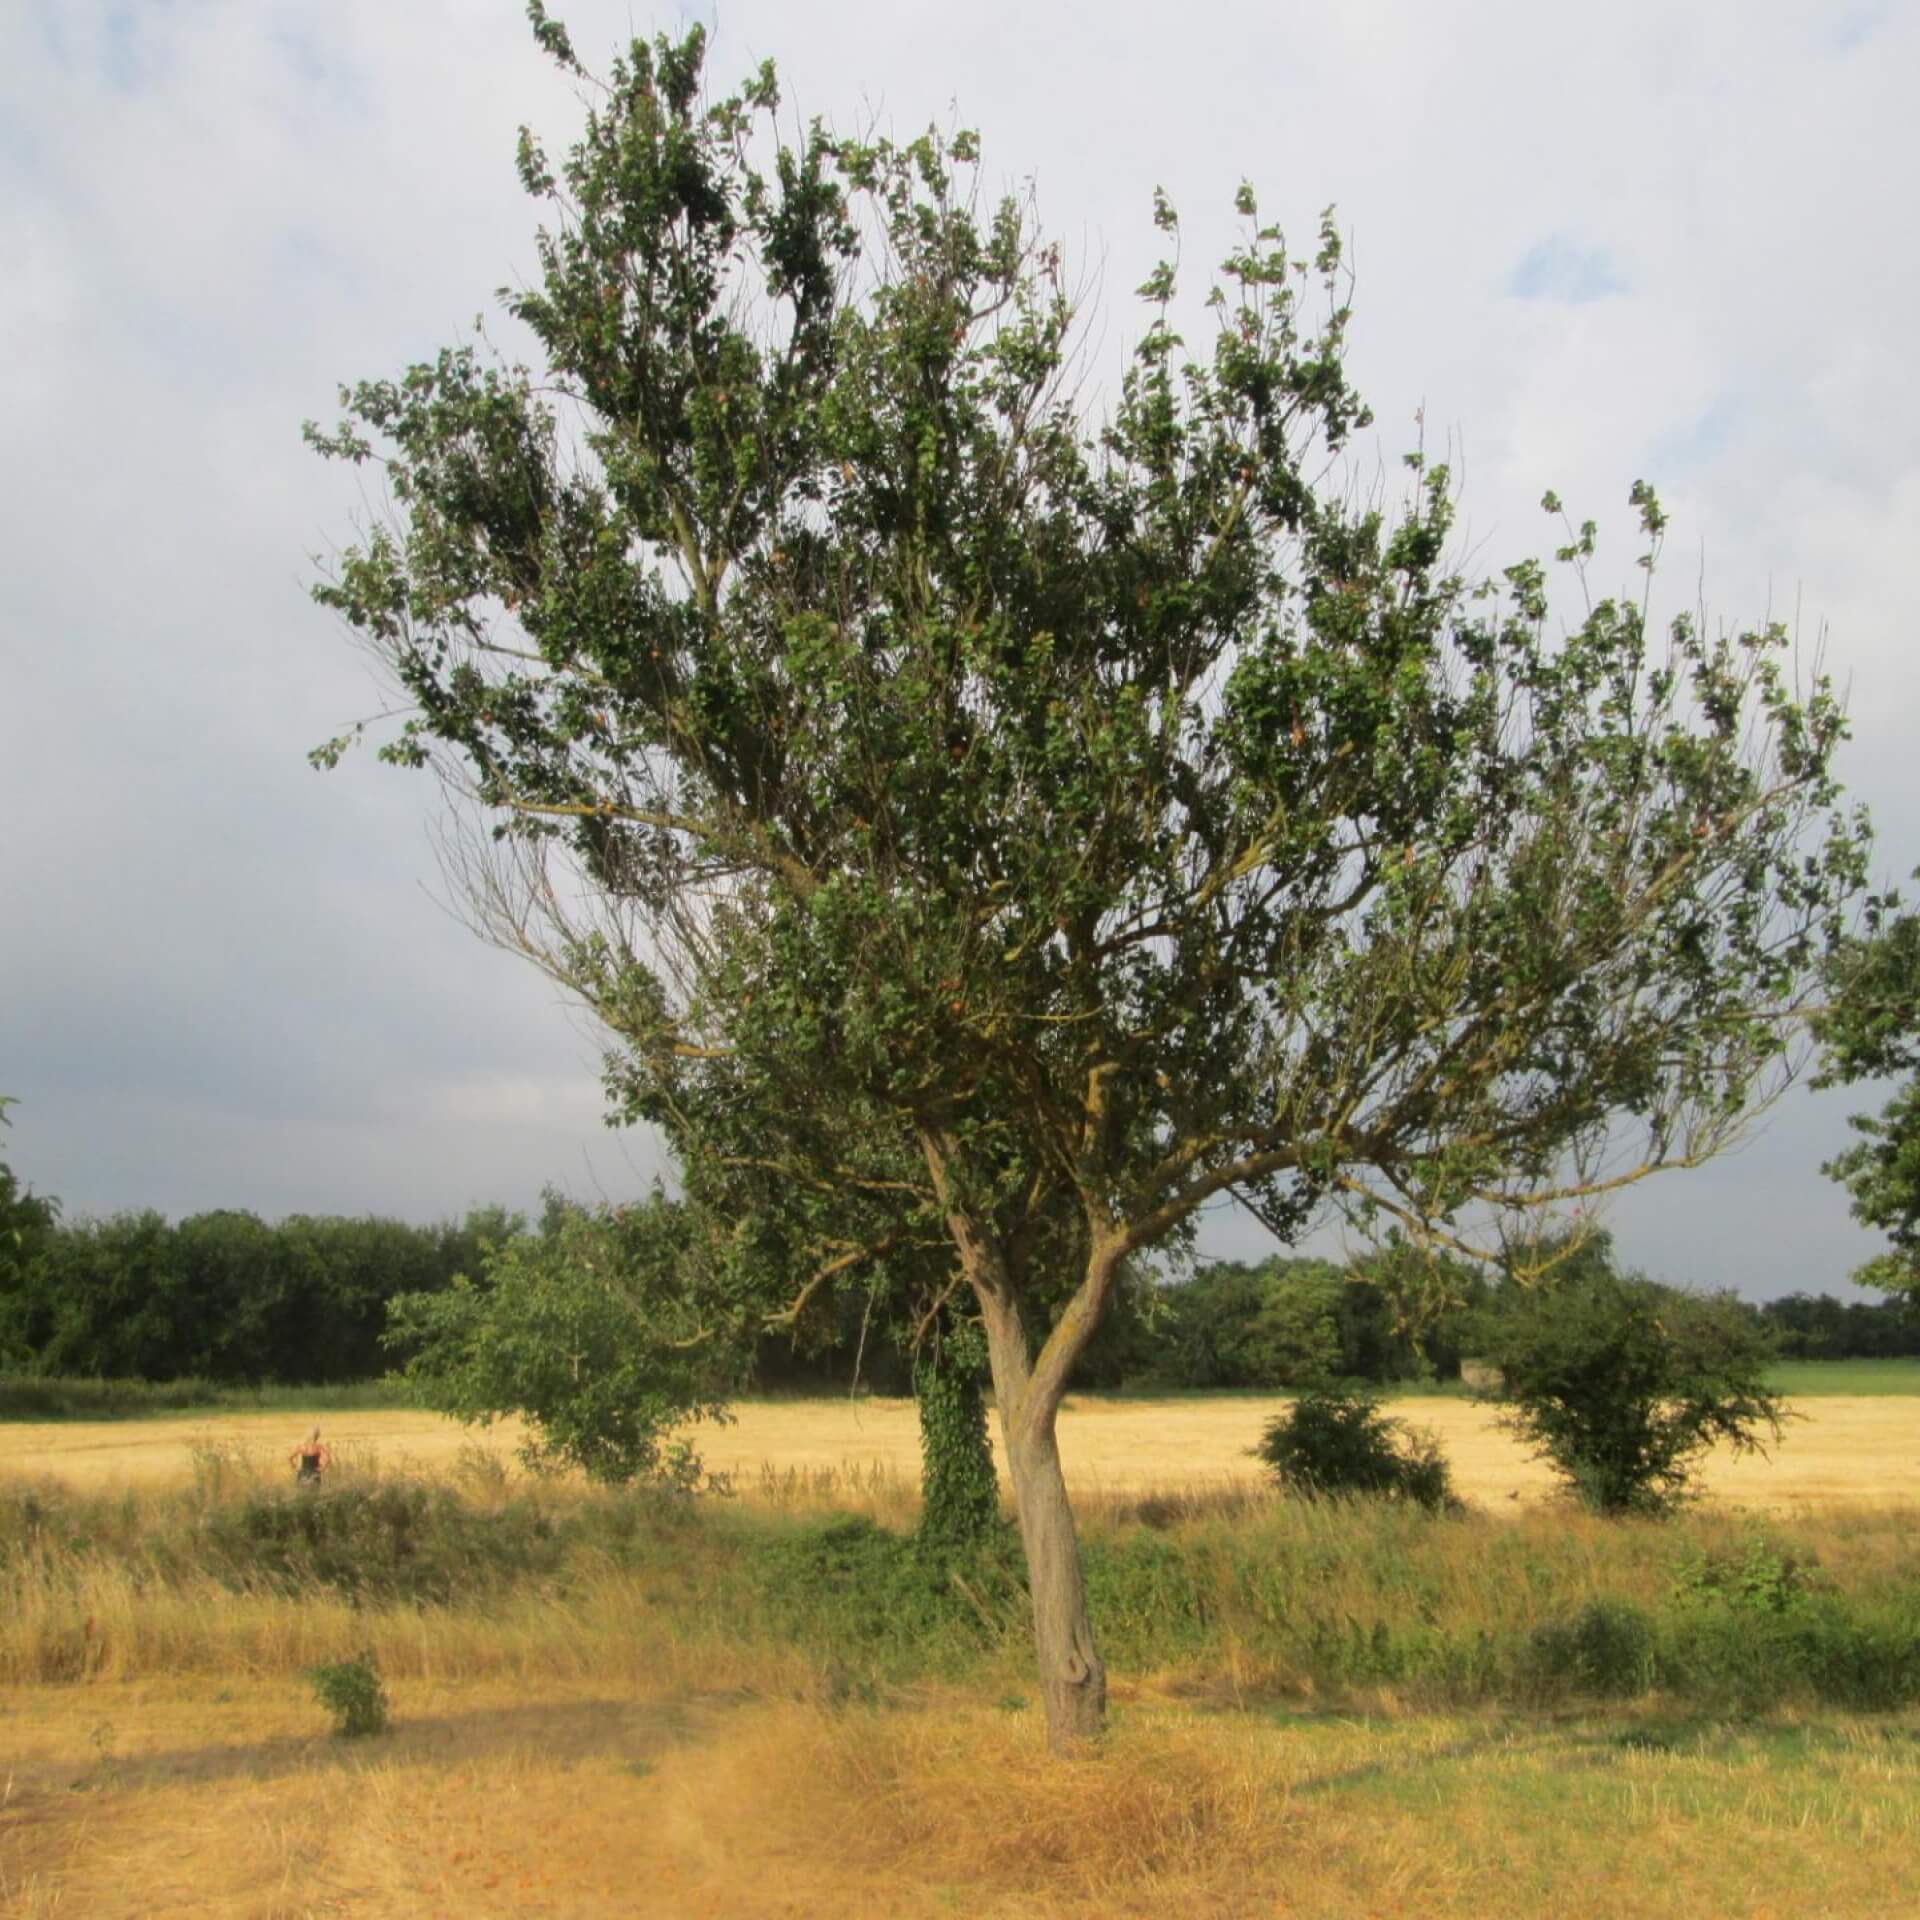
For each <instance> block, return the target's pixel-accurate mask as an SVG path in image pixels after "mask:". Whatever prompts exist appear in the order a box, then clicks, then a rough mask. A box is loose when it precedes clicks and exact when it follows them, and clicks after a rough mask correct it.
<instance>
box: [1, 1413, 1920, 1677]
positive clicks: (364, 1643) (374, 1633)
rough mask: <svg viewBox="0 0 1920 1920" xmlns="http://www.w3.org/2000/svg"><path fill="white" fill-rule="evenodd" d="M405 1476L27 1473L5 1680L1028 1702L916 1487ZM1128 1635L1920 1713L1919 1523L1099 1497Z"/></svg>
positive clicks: (1207, 1649)
mask: <svg viewBox="0 0 1920 1920" xmlns="http://www.w3.org/2000/svg"><path fill="white" fill-rule="evenodd" d="M754 1491H755V1489H753V1488H751V1487H749V1489H748V1495H749V1497H748V1498H747V1499H745V1500H728V1501H715V1500H713V1499H710V1498H708V1497H705V1496H702V1495H687V1494H682V1493H674V1492H670V1491H665V1490H662V1489H658V1488H650V1489H646V1490H632V1491H627V1492H611V1491H606V1490H589V1489H583V1488H580V1487H577V1486H570V1485H567V1484H564V1483H555V1482H552V1481H547V1480H534V1479H529V1478H527V1477H525V1476H520V1475H509V1474H507V1473H505V1472H504V1471H502V1470H501V1469H499V1468H497V1467H495V1466H492V1465H489V1464H486V1463H485V1462H484V1461H483V1460H482V1459H481V1458H480V1457H479V1456H478V1455H476V1456H475V1457H474V1458H473V1459H471V1460H467V1461H463V1462H462V1463H461V1465H460V1466H459V1467H458V1468H457V1469H456V1471H455V1473H454V1474H453V1475H452V1476H451V1478H449V1479H446V1480H441V1481H426V1480H421V1479H418V1478H413V1477H409V1476H406V1475H403V1474H400V1473H397V1472H394V1471H392V1470H387V1469H382V1468H381V1467H380V1465H379V1463H378V1462H377V1461H372V1460H369V1461H367V1462H366V1463H365V1464H364V1465H362V1466H356V1467H354V1468H353V1469H352V1470H351V1471H343V1472H342V1474H341V1475H340V1476H339V1477H338V1478H337V1479H330V1481H329V1484H328V1485H326V1486H325V1487H322V1488H320V1489H318V1490H309V1491H305V1492H300V1493H296V1492H295V1491H294V1489H293V1488H292V1487H291V1486H287V1485H282V1484H279V1483H278V1482H277V1481H276V1482H274V1483H271V1484H268V1483H264V1482H263V1481H262V1479H261V1478H260V1476H259V1475H257V1474H253V1473H252V1472H251V1471H250V1470H248V1469H247V1468H246V1465H245V1462H244V1461H240V1462H238V1463H236V1462H235V1461H234V1460H233V1459H232V1458H231V1456H229V1455H227V1454H225V1453H222V1452H219V1451H218V1450H212V1451H210V1452H209V1453H208V1454H207V1456H206V1458H205V1461H204V1462H203V1463H201V1470H200V1471H199V1472H198V1473H197V1475H196V1480H195V1484H194V1485H193V1487H191V1488H189V1489H184V1490H181V1491H177V1492H172V1493H164V1492H158V1491H154V1492H144V1493H138V1492H129V1493H123V1494H117V1495H113V1496H96V1497H86V1496H82V1495H79V1494H75V1493H73V1492H71V1491H70V1490H68V1489H66V1488H64V1487H62V1486H60V1485H58V1484H57V1483H53V1482H46V1483H30V1482H14V1483H5V1482H0V1684H5V1683H19V1682H33V1681H43V1682H44V1681H53V1682H60V1683H85V1682H91V1681H95V1680H101V1679H122V1678H132V1677H136V1676H139V1675H142V1674H147V1673H153V1672H176V1671H178V1672H193V1671H197V1672H209V1673H220V1674H222V1675H231V1674H234V1673H248V1672H251V1673H255V1674H267V1673H289V1672H300V1671H302V1670H304V1669H305V1668H307V1667H310V1666H313V1665H316V1664H322V1663H329V1662H337V1661H340V1660H343V1659H345V1658H347V1657H348V1656H349V1655H350V1654H352V1653H353V1652H354V1651H356V1650H359V1649H365V1648H369V1647H371V1648H372V1649H373V1650H374V1651H375V1653H376V1655H377V1658H378V1659H379V1661H380V1664H381V1667H382V1670H383V1671H386V1672H388V1673H393V1674H399V1675H405V1676H432V1677H434V1678H435V1679H441V1680H452V1679H458V1678H461V1677H463V1676H468V1677H482V1676H488V1675H500V1674H506V1675H514V1674H523V1675H528V1676H532V1675H582V1674H586V1673H610V1674H622V1675H633V1676H635V1677H640V1678H649V1679H657V1678H659V1677H660V1676H662V1675H667V1676H673V1677H676V1678H677V1677H680V1676H686V1677H690V1678H691V1679H693V1680H694V1681H695V1682H696V1683H697V1684H700V1685H703V1686H705V1685H712V1684H717V1683H716V1682H715V1681H714V1680H713V1678H712V1676H713V1675H714V1674H715V1673H730V1674H735V1675H738V1676H740V1678H741V1682H742V1683H743V1684H748V1685H752V1686H755V1687H756V1688H760V1689H764V1690H771V1691H774V1692H784V1693H785V1694H786V1696H787V1697H797V1698H805V1699H813V1700H820V1699H827V1700H833V1699H838V1700H840V1701H841V1702H843V1703H845V1702H852V1701H858V1700H860V1699H863V1698H868V1697H876V1694H877V1692H878V1693H884V1692H885V1691H886V1690H889V1689H893V1688H897V1687H899V1686H901V1685H906V1684H912V1685H915V1686H918V1685H921V1684H925V1683H931V1682H943V1683H944V1682H950V1681H955V1682H957V1681H965V1682H967V1683H968V1684H978V1685H980V1686H982V1687H984V1688H986V1689H987V1690H988V1691H987V1697H988V1698H993V1697H996V1696H998V1695H1000V1694H1002V1693H1004V1692H1005V1691H1006V1690H1007V1688H1008V1687H1009V1686H1010V1685H1011V1686H1012V1687H1014V1688H1018V1687H1019V1686H1020V1685H1021V1684H1022V1683H1023V1682H1024V1681H1025V1678H1026V1668H1027V1663H1028V1661H1029V1659H1030V1631H1031V1630H1030V1623H1029V1619H1028V1607H1027V1599H1026V1593H1025V1589H1024V1583H1023V1578H1022V1571H1021V1565H1020V1560H1019V1555H1018V1552H1017V1549H1016V1547H1015V1545H1014V1543H1013V1540H1012V1536H1011V1533H1010V1531H1009V1530H1007V1529H1005V1528H1001V1529H997V1530H996V1531H995V1532H994V1533H993V1534H992V1535H991V1536H990V1537H989V1539H988V1540H987V1541H986V1542H984V1543H982V1544H981V1545H980V1546H978V1547H975V1548H969V1549H966V1550H964V1551H960V1550H949V1551H940V1550H936V1549H933V1548H931V1547H930V1546H929V1545H928V1544H927V1543H925V1542H922V1541H917V1540H916V1539H915V1538H914V1537H913V1534H912V1532H911V1531H910V1528H911V1517H912V1516H911V1514H910V1513H908V1514H906V1515H904V1516H903V1519H904V1521H905V1524H904V1525H896V1526H888V1525H882V1524H880V1523H879V1522H878V1521H876V1520H875V1519H874V1518H873V1517H871V1515H866V1516H849V1515H845V1514H842V1515H839V1516H832V1515H824V1516H823V1515H820V1514H818V1513H815V1512H813V1511H810V1508H811V1506H812V1504H813V1503H814V1502H815V1501H816V1499H818V1498H820V1497H823V1496H824V1495H826V1494H827V1493H830V1492H833V1491H837V1492H839V1493H841V1494H843V1495H851V1496H855V1497H865V1498H869V1499H872V1500H873V1501H875V1503H876V1504H881V1503H886V1504H890V1503H891V1502H892V1501H893V1499H894V1497H895V1495H896V1494H898V1493H899V1492H900V1489H899V1488H898V1487H896V1486H895V1484H894V1481H893V1480H892V1479H891V1478H890V1477H888V1476H887V1475H885V1474H884V1473H871V1472H868V1471H867V1470H865V1469H852V1470H849V1469H838V1470H821V1471H820V1472H818V1473H810V1474H807V1475H801V1474H799V1473H789V1474H786V1475H782V1476H780V1477H779V1478H778V1479H777V1480H774V1479H772V1478H771V1477H769V1481H768V1483H767V1485H766V1487H765V1488H763V1489H762V1491H766V1492H769V1493H770V1494H771V1495H772V1496H773V1497H772V1498H770V1499H768V1500H766V1501H764V1502H756V1501H755V1500H754V1499H753V1498H752V1495H753V1493H754ZM1085 1505H1086V1507H1087V1508H1088V1510H1089V1512H1088V1518H1087V1523H1086V1527H1085V1537H1084V1563H1085V1568H1086V1577H1087V1586H1088V1591H1089V1596H1090V1599H1091V1602H1092V1608H1093V1617H1094V1622H1095V1629H1096V1631H1097V1633H1098V1634H1099V1636H1100V1642H1101V1646H1102V1649H1103V1651H1104V1652H1105V1654H1106V1656H1107V1658H1108V1661H1109V1663H1110V1665H1111V1667H1112V1669H1113V1671H1114V1672H1115V1673H1116V1675H1119V1676H1122V1677H1124V1676H1127V1675H1140V1676H1154V1678H1155V1683H1156V1684H1157V1685H1160V1686H1163V1687H1167V1688H1171V1689H1173V1690H1174V1691H1176V1692H1178V1693H1182V1694H1188V1693H1191V1694H1197V1695H1210V1696H1218V1697H1224V1698H1234V1699H1243V1698H1256V1699H1258V1698H1264V1699H1268V1700H1294V1701H1303V1700H1317V1701H1340V1700H1345V1701H1349V1702H1359V1703H1363V1704H1364V1703H1365V1702H1366V1701H1368V1700H1370V1699H1381V1698H1389V1697H1390V1698H1391V1700H1392V1701H1394V1702H1395V1703H1398V1704H1399V1705H1401V1706H1403V1707H1409V1708H1419V1709H1426V1708H1432V1709H1434V1710H1436V1711H1451V1710H1458V1709H1478V1708H1483V1707H1497V1706H1499V1705H1501V1704H1503V1703H1505V1704H1512V1705H1515V1706H1528V1705H1537V1704H1543V1703H1550V1702H1557V1701H1561V1700H1579V1699H1601V1700H1631V1699H1635V1698H1638V1697H1640V1696H1642V1695H1657V1696H1661V1697H1664V1698H1667V1699H1670V1700H1672V1701H1674V1702H1676V1703H1680V1704H1684V1705H1688V1706H1697V1707H1700V1708H1702V1709H1705V1710H1711V1711H1715V1712H1720V1713H1733V1714H1748V1713H1753V1712H1759V1711H1765V1710H1768V1709H1770V1708H1773V1707H1778V1706H1788V1705H1792V1704H1794V1703H1808V1704H1811V1703H1826V1704H1830V1705H1834V1706H1844V1707H1847V1708H1850V1709H1857V1710H1882V1709H1886V1708H1889V1707H1894V1706H1898V1705H1900V1704H1901V1703H1903V1702H1910V1701H1920V1579H1917V1578H1916V1575H1915V1572H1914V1569H1913V1564H1912V1559H1911V1553H1910V1539H1911V1516H1910V1515H1908V1514H1903V1513H1900V1512H1898V1511H1892V1510H1883V1511H1880V1512H1876V1513H1858V1512H1856V1513H1836V1514H1834V1515H1830V1516H1823V1517H1821V1518H1820V1519H1817V1520H1814V1519H1808V1520H1804V1521H1800V1522H1793V1523H1779V1524H1775V1525H1771V1526H1768V1527H1766V1528H1764V1529H1758V1530H1756V1529H1755V1528H1754V1527H1753V1526H1751V1525H1750V1524H1748V1523H1744V1522H1738V1521H1729V1520H1725V1519H1719V1518H1716V1517H1714V1516H1712V1515H1710V1514H1689V1515H1686V1516H1683V1517H1680V1518H1677V1519H1671V1520H1665V1521H1660V1522H1653V1521H1625V1522H1620V1521H1602V1520H1599V1519H1597V1518H1594V1517H1592V1516H1589V1515H1586V1514H1582V1513H1579V1512H1575V1511H1569V1510H1566V1509H1561V1510H1558V1511H1552V1512H1540V1513H1534V1514H1522V1515H1516V1516H1514V1517H1512V1518H1502V1519H1499V1520H1494V1519H1491V1518H1489V1517H1486V1516H1482V1515H1476V1514H1471V1513H1469V1514H1431V1513H1428V1512H1426V1511H1425V1510H1423V1509H1422V1508H1420V1507H1418V1506H1415V1505H1411V1504H1408V1503H1406V1502H1383V1501H1368V1500H1336V1501H1301V1500H1295V1499H1288V1498H1285V1497H1283V1496H1281V1495H1279V1494H1277V1493H1275V1492H1273V1491H1271V1490H1260V1489H1251V1490H1250V1489H1248V1488H1246V1487H1240V1488H1237V1489H1235V1488H1214V1487H1207V1486H1202V1485H1195V1486H1192V1487H1189V1488H1184V1489H1179V1488H1176V1489H1172V1490H1169V1491H1167V1492H1165V1493H1158V1494H1129V1495H1125V1496H1120V1495H1113V1496H1106V1497H1099V1498H1095V1499H1093V1500H1090V1501H1088V1502H1086V1503H1085Z"/></svg>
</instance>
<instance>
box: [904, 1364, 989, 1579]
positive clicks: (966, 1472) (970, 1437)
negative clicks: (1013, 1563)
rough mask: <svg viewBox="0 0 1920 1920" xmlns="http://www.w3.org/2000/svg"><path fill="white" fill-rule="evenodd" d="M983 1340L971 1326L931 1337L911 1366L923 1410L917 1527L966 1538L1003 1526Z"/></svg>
mask: <svg viewBox="0 0 1920 1920" xmlns="http://www.w3.org/2000/svg"><path fill="white" fill-rule="evenodd" d="M985 1382H986V1351H985V1342H984V1341H982V1340H981V1338H980V1335H979V1332H978V1330H977V1329H974V1328H966V1329H963V1330H962V1331H960V1332H959V1333H957V1334H950V1335H948V1336H947V1337H945V1338H944V1339H943V1340H941V1341H940V1343H939V1344H938V1345H937V1346H935V1345H934V1344H932V1343H929V1345H928V1346H927V1348H926V1349H924V1350H923V1352H922V1353H921V1355H920V1357H919V1359H918V1360H917V1362H916V1364H915V1366H914V1370H913V1391H914V1398H915V1400H916V1401H917V1403H918V1405H919V1410H920V1459H921V1471H920V1491H921V1516H920V1531H921V1534H922V1536H923V1537H924V1538H925V1539H926V1540H928V1541H929V1542H932V1543H935V1544H939V1545H944V1546H954V1547H958V1546H964V1545H965V1544H966V1543H968V1542H970V1541H975V1540H979V1539H982V1538H984V1537H986V1536H987V1535H988V1534H990V1533H993V1532H994V1531H995V1530H997V1529H998V1528H999V1526H1000V1484H999V1481H998V1479H997V1478H996V1477H995V1473H994V1465H993V1448H992V1446H991V1445H990V1444H989V1442H988V1439H987V1402H986V1390H985Z"/></svg>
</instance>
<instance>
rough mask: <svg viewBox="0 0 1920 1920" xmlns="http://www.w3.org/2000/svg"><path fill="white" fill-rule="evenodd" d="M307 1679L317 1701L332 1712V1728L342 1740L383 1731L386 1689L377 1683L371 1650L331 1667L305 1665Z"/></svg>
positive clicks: (385, 1717)
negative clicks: (317, 1697) (306, 1667)
mask: <svg viewBox="0 0 1920 1920" xmlns="http://www.w3.org/2000/svg"><path fill="white" fill-rule="evenodd" d="M307 1679H308V1680H309V1681H310V1682H311V1683H312V1686H313V1690H314V1692H315V1693H316V1694H317V1695H318V1696H319V1699H320V1704H321V1705H322V1706H323V1707H325V1708H326V1710H327V1711H328V1712H329V1713H330V1714H332V1715H333V1723H334V1724H333V1730H334V1732H335V1733H336V1734H337V1735H339V1736H340V1738H342V1739H343V1740H358V1739H362V1738H364V1737H365V1736H366V1735H367V1734H370V1733H380V1732H382V1731H384V1730H385V1728H386V1724H387V1690H386V1688H385V1687H384V1686H382V1685H381V1683H380V1674H379V1670H378V1669H377V1668H376V1667H375V1666H374V1664H373V1655H372V1654H371V1653H363V1654H361V1655H359V1656H358V1657H357V1658H356V1659H352V1660H340V1661H336V1662H335V1663H334V1664H333V1665H331V1666H324V1667H309V1668H308V1669H307Z"/></svg>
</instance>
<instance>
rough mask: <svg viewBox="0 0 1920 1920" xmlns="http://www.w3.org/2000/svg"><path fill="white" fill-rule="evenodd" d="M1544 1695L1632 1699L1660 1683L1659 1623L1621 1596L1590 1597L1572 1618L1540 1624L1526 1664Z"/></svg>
mask: <svg viewBox="0 0 1920 1920" xmlns="http://www.w3.org/2000/svg"><path fill="white" fill-rule="evenodd" d="M1523 1665H1524V1671H1525V1672H1526V1674H1527V1676H1528V1678H1529V1680H1530V1682H1531V1684H1532V1686H1533V1688H1534V1689H1535V1690H1536V1691H1537V1692H1538V1693H1539V1694H1540V1695H1541V1696H1543V1697H1546V1698H1553V1697H1555V1696H1558V1695H1562V1694H1569V1693H1572V1694H1584V1695H1586V1696H1588V1697H1590V1698H1592V1699H1596V1700H1631V1699H1635V1698H1637V1697H1638V1696H1639V1695H1641V1694H1643V1693H1645V1692H1647V1691H1648V1689H1649V1688H1651V1687H1652V1685H1653V1683H1654V1673H1655V1657H1654V1630H1653V1622H1652V1621H1651V1619H1649V1617H1648V1616H1647V1614H1646V1613H1645V1612H1644V1611H1643V1610H1642V1609H1641V1608H1639V1607H1635V1606H1630V1605H1628V1604H1627V1603H1626V1602H1624V1601H1620V1600H1589V1601H1588V1602H1587V1604H1586V1605H1585V1606H1583V1607H1582V1608H1581V1609H1580V1610H1579V1612H1577V1613H1575V1614H1574V1615H1573V1616H1572V1617H1571V1618H1570V1619H1567V1620H1552V1621H1548V1622H1546V1623H1545V1624H1544V1625H1542V1626H1540V1627H1537V1628H1536V1629H1535V1630H1534V1632H1533V1635H1532V1637H1531V1638H1530V1639H1529V1640H1528V1642H1527V1653H1526V1659H1525V1662H1524V1663H1523Z"/></svg>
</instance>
